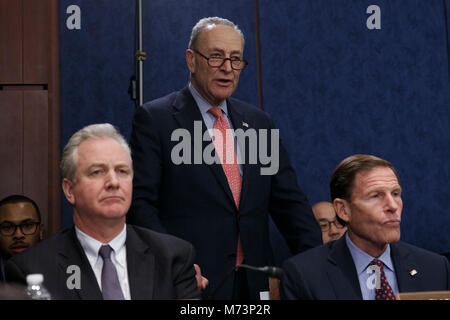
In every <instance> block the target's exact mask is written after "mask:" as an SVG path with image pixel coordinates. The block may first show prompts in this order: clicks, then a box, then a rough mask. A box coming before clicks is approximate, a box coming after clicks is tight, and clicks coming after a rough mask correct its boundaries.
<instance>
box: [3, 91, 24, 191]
mask: <svg viewBox="0 0 450 320" xmlns="http://www.w3.org/2000/svg"><path fill="white" fill-rule="evenodd" d="M0 115H1V116H0V159H1V165H0V199H2V198H4V197H6V196H8V195H10V194H13V193H14V194H17V193H21V192H22V162H23V161H22V160H23V93H22V91H0Z"/></svg>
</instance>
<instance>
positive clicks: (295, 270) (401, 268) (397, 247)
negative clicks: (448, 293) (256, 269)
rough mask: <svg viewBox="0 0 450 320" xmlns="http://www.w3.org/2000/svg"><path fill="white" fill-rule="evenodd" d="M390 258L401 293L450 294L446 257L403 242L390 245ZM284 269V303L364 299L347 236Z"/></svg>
mask: <svg viewBox="0 0 450 320" xmlns="http://www.w3.org/2000/svg"><path fill="white" fill-rule="evenodd" d="M391 257H392V261H393V263H394V268H395V274H396V277H397V284H398V289H399V292H414V291H435V290H450V265H449V262H448V261H447V259H446V258H445V257H443V256H441V255H438V254H436V253H432V252H430V251H427V250H424V249H421V248H418V247H415V246H412V245H410V244H407V243H404V242H401V241H400V242H396V243H392V244H391ZM283 268H284V270H285V275H284V277H283V279H282V281H281V297H282V299H300V300H334V299H343V300H361V299H362V294H361V288H360V285H359V280H358V276H357V273H356V267H355V264H354V263H353V259H352V256H351V254H350V250H349V249H348V247H347V243H346V241H345V237H344V236H343V237H341V238H340V239H339V240H336V241H333V242H330V243H327V244H324V245H323V246H320V247H318V248H314V249H311V250H308V251H307V252H304V253H302V254H299V255H297V256H295V257H292V258H290V259H288V260H287V261H285V263H284V265H283ZM413 269H415V270H416V271H417V274H416V275H414V276H412V275H411V274H410V272H411V270H413Z"/></svg>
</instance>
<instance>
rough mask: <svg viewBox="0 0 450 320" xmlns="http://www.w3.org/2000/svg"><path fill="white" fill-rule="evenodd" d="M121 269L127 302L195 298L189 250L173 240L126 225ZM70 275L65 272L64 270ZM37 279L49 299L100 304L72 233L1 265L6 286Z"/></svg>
mask: <svg viewBox="0 0 450 320" xmlns="http://www.w3.org/2000/svg"><path fill="white" fill-rule="evenodd" d="M126 249H127V268H128V281H129V285H130V293H131V299H133V300H134V299H136V300H137V299H191V298H199V297H200V294H199V291H198V290H197V282H196V279H195V270H194V268H193V263H194V255H195V252H194V248H193V247H192V245H191V244H189V243H187V242H185V241H184V240H182V239H178V238H175V237H173V236H169V235H165V234H159V233H156V232H153V231H150V230H147V229H143V228H139V227H135V226H130V225H127V239H126ZM71 265H75V266H79V267H80V270H81V272H80V275H81V288H80V289H69V288H68V286H67V282H68V281H69V282H71V283H73V281H71V279H69V277H70V276H71V275H72V274H73V272H69V273H67V270H68V267H69V266H71ZM69 270H70V269H69ZM31 273H42V274H43V275H44V285H45V286H46V288H47V289H48V290H49V292H50V294H51V295H52V299H94V300H96V299H103V297H102V293H101V291H100V288H99V286H98V282H97V279H96V278H95V275H94V271H93V270H92V268H91V265H90V264H89V261H88V259H87V257H86V255H85V253H84V250H83V249H82V247H81V245H80V243H79V241H78V238H77V236H76V233H75V228H70V229H66V230H65V231H62V232H60V233H58V234H56V235H54V236H53V237H51V238H50V239H47V240H45V241H42V242H40V243H39V244H36V245H35V246H33V247H31V248H29V249H27V250H26V251H24V252H23V253H20V254H17V255H15V256H13V257H12V258H11V259H9V260H8V262H7V264H6V279H7V280H8V282H18V283H23V284H25V283H26V280H25V279H26V276H27V275H28V274H31Z"/></svg>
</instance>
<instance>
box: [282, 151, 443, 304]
mask: <svg viewBox="0 0 450 320" xmlns="http://www.w3.org/2000/svg"><path fill="white" fill-rule="evenodd" d="M330 193H331V198H332V200H333V205H334V208H335V211H336V213H337V215H338V216H339V217H340V218H341V219H342V220H343V221H345V222H346V224H347V228H348V229H347V233H346V234H345V235H344V236H343V237H341V238H340V239H339V240H336V241H332V242H329V243H327V244H325V245H323V246H320V247H318V248H314V249H311V250H308V251H306V252H304V253H302V254H299V255H297V256H295V257H293V258H290V259H288V260H287V261H286V262H285V263H284V266H283V267H284V269H285V272H286V273H285V276H284V278H283V279H282V281H281V296H282V298H284V299H305V300H306V299H308V300H309V299H314V300H322V299H364V300H375V299H376V300H385V299H395V296H394V295H395V293H399V292H415V291H437V290H449V289H450V265H449V262H448V261H447V259H446V258H445V257H443V256H441V255H438V254H435V253H432V252H429V251H426V250H424V249H421V248H418V247H415V246H412V245H409V244H406V243H404V242H402V241H399V240H400V221H401V218H402V208H403V202H402V187H401V185H400V180H399V178H398V174H397V172H396V170H395V169H394V167H393V166H392V164H391V163H389V162H388V161H385V160H383V159H380V158H377V157H375V156H371V155H354V156H351V157H348V158H346V159H344V160H343V161H342V162H341V163H340V164H339V165H338V166H337V167H336V169H335V170H334V173H333V176H332V178H331V182H330Z"/></svg>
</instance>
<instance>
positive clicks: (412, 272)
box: [409, 269, 417, 277]
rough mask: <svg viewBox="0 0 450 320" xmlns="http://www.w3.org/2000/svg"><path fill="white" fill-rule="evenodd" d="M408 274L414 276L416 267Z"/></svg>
mask: <svg viewBox="0 0 450 320" xmlns="http://www.w3.org/2000/svg"><path fill="white" fill-rule="evenodd" d="M409 274H410V275H411V276H412V277H414V276H415V275H416V274H417V270H416V269H412V270H411V271H410V272H409Z"/></svg>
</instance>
